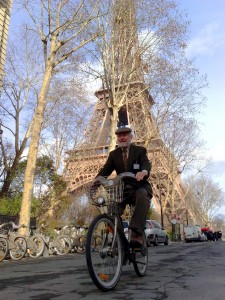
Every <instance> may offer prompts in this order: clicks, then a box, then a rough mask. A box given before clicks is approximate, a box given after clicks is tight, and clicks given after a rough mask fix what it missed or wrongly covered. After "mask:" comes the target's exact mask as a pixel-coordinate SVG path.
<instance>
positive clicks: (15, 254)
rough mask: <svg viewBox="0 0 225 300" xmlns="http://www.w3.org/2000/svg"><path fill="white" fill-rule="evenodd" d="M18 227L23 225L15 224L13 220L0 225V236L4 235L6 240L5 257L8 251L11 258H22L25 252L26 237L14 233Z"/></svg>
mask: <svg viewBox="0 0 225 300" xmlns="http://www.w3.org/2000/svg"><path fill="white" fill-rule="evenodd" d="M20 227H24V225H20V226H16V225H15V224H14V223H13V222H8V223H3V224H1V225H0V229H1V237H4V238H5V239H6V240H7V242H8V247H7V248H8V249H7V253H6V254H5V257H6V256H7V254H8V253H9V255H10V257H11V258H12V259H13V260H20V259H22V258H23V257H24V256H25V254H26V252H27V242H26V238H25V237H24V236H22V235H18V234H17V233H16V231H17V230H18V229H19V228H20Z"/></svg>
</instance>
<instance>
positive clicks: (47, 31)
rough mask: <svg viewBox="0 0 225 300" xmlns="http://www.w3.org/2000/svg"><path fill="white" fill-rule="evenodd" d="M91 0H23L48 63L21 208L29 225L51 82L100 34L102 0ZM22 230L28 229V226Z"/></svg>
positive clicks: (45, 69) (39, 99) (33, 128)
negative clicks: (96, 24) (97, 24)
mask: <svg viewBox="0 0 225 300" xmlns="http://www.w3.org/2000/svg"><path fill="white" fill-rule="evenodd" d="M91 2H92V1H85V0H81V1H75V0H74V1H69V0H67V1H64V0H58V1H50V0H48V1H47V0H46V1H44V0H43V1H38V3H37V2H35V3H31V2H29V3H28V2H27V1H23V2H22V4H23V7H24V8H25V9H26V11H27V12H28V14H29V16H30V19H31V20H32V23H33V27H32V26H31V25H29V26H30V30H32V31H33V33H34V34H35V35H36V38H37V39H39V40H41V42H42V46H43V57H44V64H45V65H44V72H43V80H42V84H41V88H40V92H39V95H38V101H37V106H36V109H35V113H34V120H33V126H32V136H31V140H30V147H29V153H28V160H27V167H26V171H25V179H24V193H23V199H22V206H21V212H20V223H21V224H25V225H27V226H29V222H30V208H31V198H32V193H33V182H34V172H35V165H36V160H37V152H38V145H39V141H40V135H41V129H42V123H43V120H44V112H45V109H46V105H47V96H48V92H49V88H50V83H51V80H52V77H53V75H54V72H56V71H57V67H59V66H60V65H63V64H64V65H65V61H66V59H67V58H69V57H70V56H72V55H74V54H75V53H77V52H78V51H79V50H80V49H81V48H82V47H83V46H84V45H86V44H88V43H90V42H91V41H93V40H94V39H95V38H96V37H97V33H96V32H94V33H92V31H91V29H92V28H91V25H92V22H93V21H94V20H95V19H96V17H97V16H98V5H99V2H98V1H95V3H94V4H93V5H90V4H91ZM64 67H65V66H64ZM21 231H22V232H23V233H26V229H24V230H21Z"/></svg>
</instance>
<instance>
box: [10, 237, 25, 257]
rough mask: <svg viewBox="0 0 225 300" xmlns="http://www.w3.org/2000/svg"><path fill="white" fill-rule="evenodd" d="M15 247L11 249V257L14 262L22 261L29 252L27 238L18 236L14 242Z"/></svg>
mask: <svg viewBox="0 0 225 300" xmlns="http://www.w3.org/2000/svg"><path fill="white" fill-rule="evenodd" d="M12 244H13V246H12V247H10V250H9V255H10V257H11V258H12V259H13V260H20V259H22V258H23V257H24V256H25V254H26V252H27V242H26V239H25V237H23V236H16V237H15V238H13V241H12Z"/></svg>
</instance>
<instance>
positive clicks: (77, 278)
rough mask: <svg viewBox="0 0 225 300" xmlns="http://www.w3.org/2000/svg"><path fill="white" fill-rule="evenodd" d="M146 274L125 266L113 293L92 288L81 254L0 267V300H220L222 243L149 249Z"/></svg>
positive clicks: (224, 265)
mask: <svg viewBox="0 0 225 300" xmlns="http://www.w3.org/2000/svg"><path fill="white" fill-rule="evenodd" d="M148 250H149V268H148V274H147V275H146V277H144V278H139V277H137V276H136V274H135V272H134V269H133V266H131V265H130V266H129V265H128V266H125V267H124V268H123V274H122V277H121V279H120V282H119V284H118V286H117V287H116V289H115V290H113V291H112V292H108V293H103V292H101V291H99V290H98V289H97V288H96V287H95V286H94V285H93V283H92V281H91V279H90V277H89V275H88V271H87V268H86V263H85V255H84V254H69V255H66V256H49V257H47V258H46V257H42V258H38V259H34V260H33V259H30V258H29V259H24V260H22V261H19V262H14V261H3V262H1V263H0V299H2V300H6V299H9V300H14V299H16V300H20V299H21V300H22V299H23V300H28V299H32V300H34V299H35V300H37V299H38V300H39V299H42V300H47V299H54V300H55V299H56V300H70V299H75V300H78V299H84V300H85V299H91V300H93V299H100V300H101V299H104V300H106V299H107V300H108V299H115V300H118V299H120V300H121V299H122V300H128V299H129V300H136V299H138V300H141V299H147V300H164V299H166V300H199V299H203V300H224V299H225V242H224V241H220V242H205V243H190V244H185V243H183V242H181V243H171V244H170V245H169V246H164V245H160V246H158V247H154V246H152V247H150V248H149V249H148Z"/></svg>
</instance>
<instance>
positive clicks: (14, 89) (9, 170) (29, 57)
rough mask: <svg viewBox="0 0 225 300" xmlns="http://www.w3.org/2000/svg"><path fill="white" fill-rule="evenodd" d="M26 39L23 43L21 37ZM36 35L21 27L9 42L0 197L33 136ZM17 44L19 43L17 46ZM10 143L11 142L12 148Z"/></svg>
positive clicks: (0, 103) (1, 108) (0, 108)
mask: <svg viewBox="0 0 225 300" xmlns="http://www.w3.org/2000/svg"><path fill="white" fill-rule="evenodd" d="M21 37H22V40H23V42H24V43H23V44H22V43H20V42H19V41H20V40H21ZM31 44H33V38H32V36H31V35H30V34H29V32H27V30H26V29H25V30H24V29H22V30H21V32H20V36H19V37H18V36H17V35H16V34H15V35H14V39H13V41H10V42H9V45H8V51H7V60H6V66H5V68H6V72H5V77H4V81H3V93H2V97H1V100H0V114H1V119H2V122H3V123H2V127H3V128H4V136H7V138H4V139H3V140H2V143H1V150H2V154H3V162H4V179H3V184H2V187H1V192H0V197H4V196H7V195H8V193H9V189H10V185H11V183H12V180H13V178H14V177H15V172H16V169H17V166H18V164H19V162H20V160H21V157H22V155H23V152H24V150H25V148H26V146H27V143H28V139H29V137H30V132H31V126H32V120H33V108H34V106H35V104H36V102H37V93H38V87H39V79H40V73H41V70H40V67H37V66H38V62H39V50H38V48H37V47H36V45H33V47H31ZM18 45H20V46H19V47H18ZM34 52H35V54H34ZM9 143H12V147H11V151H9V147H8V146H9Z"/></svg>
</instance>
